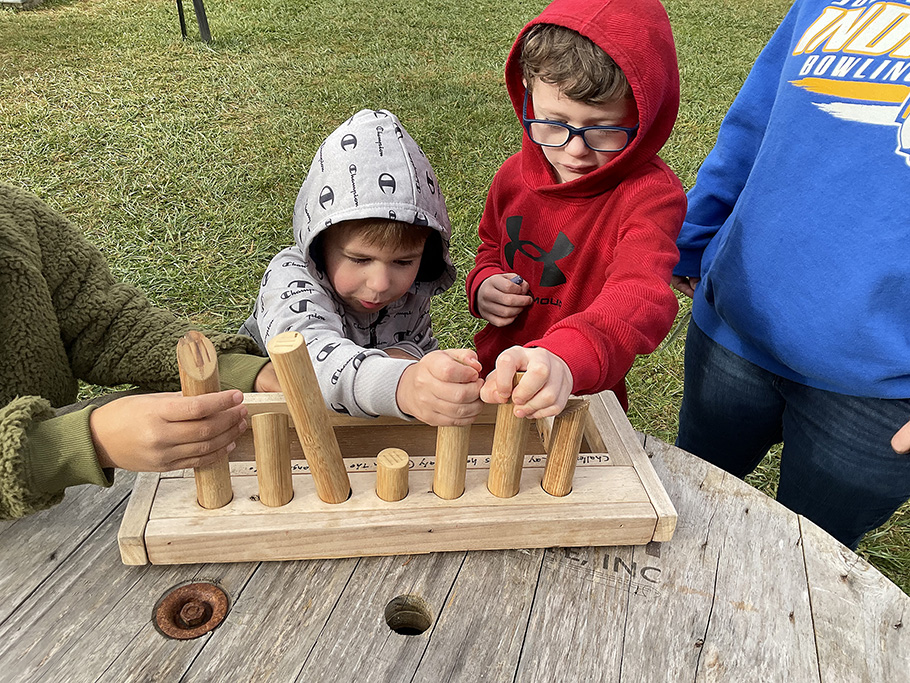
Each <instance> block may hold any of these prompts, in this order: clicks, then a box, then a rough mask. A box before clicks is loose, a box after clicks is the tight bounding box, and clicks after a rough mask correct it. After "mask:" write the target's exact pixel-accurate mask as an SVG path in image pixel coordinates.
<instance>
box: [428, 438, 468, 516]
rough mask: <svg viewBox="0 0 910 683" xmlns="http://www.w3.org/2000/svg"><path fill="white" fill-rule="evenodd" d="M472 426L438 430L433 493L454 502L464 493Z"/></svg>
mask: <svg viewBox="0 0 910 683" xmlns="http://www.w3.org/2000/svg"><path fill="white" fill-rule="evenodd" d="M470 442H471V426H470V425H468V426H467V427H439V428H437V429H436V464H435V465H434V466H433V493H435V494H436V495H437V496H439V497H440V498H445V499H446V500H452V499H453V498H458V497H459V496H461V494H462V493H464V480H465V473H466V472H467V469H468V445H469V444H470Z"/></svg>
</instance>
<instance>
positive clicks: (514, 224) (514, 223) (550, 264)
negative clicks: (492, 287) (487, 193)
mask: <svg viewBox="0 0 910 683" xmlns="http://www.w3.org/2000/svg"><path fill="white" fill-rule="evenodd" d="M521 221H522V217H521V216H509V217H508V218H506V234H507V235H508V236H509V240H510V241H509V243H508V244H506V246H505V247H503V255H504V256H505V257H506V263H508V264H509V268H513V267H514V265H513V263H514V261H515V253H516V252H519V253H521V254H523V255H524V256H527V257H528V258H529V259H531V260H532V261H538V262H540V263H543V272H542V273H541V274H540V286H541V287H555V286H557V285H562V284H565V282H566V276H565V275H564V274H563V272H562V271H561V270H560V269H559V266H557V265H556V262H557V261H559V260H560V259H563V258H565V257H566V256H568V255H569V254H571V253H572V252H573V251H575V245H574V244H572V242H570V241H569V238H568V237H566V234H565V233H563V232H561V233H559V234H558V235H557V236H556V241H555V242H554V243H553V248H552V249H551V250H550V251H544V250H543V248H542V247H540V246H538V245H536V244H534V243H533V242H531V241H530V240H523V239H521V236H520V233H521ZM526 246H531V247H534V249H535V250H536V251H537V255H536V256H535V255H534V254H529V253H528V252H527V251H525V247H526Z"/></svg>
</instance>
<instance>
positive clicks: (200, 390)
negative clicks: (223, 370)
mask: <svg viewBox="0 0 910 683" xmlns="http://www.w3.org/2000/svg"><path fill="white" fill-rule="evenodd" d="M177 367H178V368H179V370H180V387H181V389H182V390H183V395H184V396H201V395H202V394H210V393H213V392H215V391H220V390H221V383H220V381H219V379H218V354H217V352H216V351H215V346H214V345H213V344H212V342H211V341H209V339H208V338H207V337H206V336H205V335H204V334H202V333H201V332H197V331H195V330H191V331H189V332H187V333H186V334H185V335H183V338H182V339H181V340H180V341H178V342H177ZM193 474H194V476H195V478H196V500H198V501H199V505H201V506H202V507H204V508H208V509H210V510H212V509H215V508H220V507H224V506H225V505H227V504H228V503H230V502H231V499H232V498H233V497H234V492H233V490H232V489H231V467H230V465H229V464H228V456H227V454H225V455H223V456H222V457H220V458H219V459H218V460H217V461H215V462H213V463H212V464H211V465H205V466H204V467H197V468H196V469H195V470H193Z"/></svg>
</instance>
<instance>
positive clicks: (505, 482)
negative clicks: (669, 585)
mask: <svg viewBox="0 0 910 683" xmlns="http://www.w3.org/2000/svg"><path fill="white" fill-rule="evenodd" d="M523 376H524V373H523V372H516V373H515V378H514V379H513V380H512V387H513V388H514V387H516V386H517V385H518V383H519V382H520V381H521V378H522V377H523ZM514 408H515V406H514V405H513V403H512V402H511V401H509V402H508V403H503V404H501V405H500V406H499V407H498V408H497V409H496V426H495V428H494V430H493V451H492V453H491V454H490V474H489V477H488V479H487V488H488V489H490V493H492V494H493V495H494V496H497V497H499V498H511V497H512V496H514V495H515V494H517V493H518V487H519V484H520V482H521V468H522V465H524V458H525V445H526V444H527V441H528V421H527V419H526V418H523V417H515V413H514V412H513V410H514Z"/></svg>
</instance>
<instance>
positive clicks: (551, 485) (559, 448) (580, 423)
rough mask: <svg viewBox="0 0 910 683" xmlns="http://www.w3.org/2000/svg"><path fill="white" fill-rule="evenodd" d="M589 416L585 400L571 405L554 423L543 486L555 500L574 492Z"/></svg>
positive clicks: (548, 447)
mask: <svg viewBox="0 0 910 683" xmlns="http://www.w3.org/2000/svg"><path fill="white" fill-rule="evenodd" d="M587 414H588V401H587V400H583V401H578V402H572V403H570V404H569V405H567V406H566V409H565V410H563V411H562V412H561V413H560V414H559V415H557V416H556V417H555V418H554V419H553V430H552V431H551V432H550V439H549V442H548V444H547V464H546V467H544V471H543V481H542V482H541V486H543V490H544V491H546V492H547V493H549V494H550V495H551V496H565V495H568V494H569V492H570V491H571V490H572V479H573V478H574V477H575V463H576V462H578V451H579V450H581V440H582V437H583V436H584V433H585V422H586V419H587Z"/></svg>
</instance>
